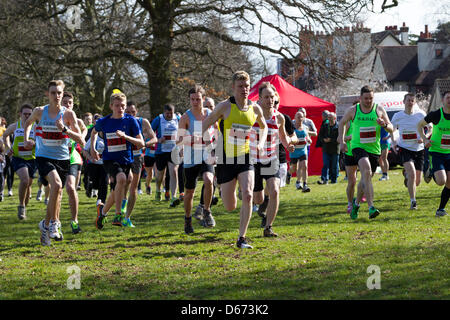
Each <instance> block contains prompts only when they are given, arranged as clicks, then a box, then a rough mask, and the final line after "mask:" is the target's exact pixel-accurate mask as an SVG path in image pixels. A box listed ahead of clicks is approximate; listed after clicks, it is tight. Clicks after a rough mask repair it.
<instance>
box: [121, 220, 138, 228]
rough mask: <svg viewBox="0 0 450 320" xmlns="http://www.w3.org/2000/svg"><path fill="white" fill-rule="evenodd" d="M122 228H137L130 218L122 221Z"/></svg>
mask: <svg viewBox="0 0 450 320" xmlns="http://www.w3.org/2000/svg"><path fill="white" fill-rule="evenodd" d="M122 226H124V227H129V228H135V226H134V224H133V223H132V222H131V220H130V218H123V219H122Z"/></svg>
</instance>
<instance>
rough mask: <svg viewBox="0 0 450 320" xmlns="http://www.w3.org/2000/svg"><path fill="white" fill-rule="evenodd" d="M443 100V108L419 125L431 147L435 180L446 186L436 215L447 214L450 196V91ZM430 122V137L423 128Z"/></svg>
mask: <svg viewBox="0 0 450 320" xmlns="http://www.w3.org/2000/svg"><path fill="white" fill-rule="evenodd" d="M442 101H443V103H444V106H443V107H442V108H440V109H439V110H436V111H432V112H430V113H429V114H427V116H426V117H425V118H424V119H423V120H420V122H419V124H418V125H417V129H418V130H419V134H420V137H421V138H422V140H423V143H424V146H425V147H426V148H428V147H429V148H430V149H429V152H430V155H431V161H430V166H431V168H430V169H431V172H432V174H433V178H434V181H435V182H436V184H437V185H438V186H444V188H443V189H442V193H441V202H440V204H439V208H438V209H437V210H436V217H443V216H446V215H447V212H446V211H445V206H446V205H447V202H448V199H449V198H450V134H449V132H450V91H446V92H444V94H443V96H442ZM428 123H433V133H432V134H431V138H430V139H428V138H427V137H426V136H425V133H424V130H423V128H424V127H425V126H426V125H427V124H428Z"/></svg>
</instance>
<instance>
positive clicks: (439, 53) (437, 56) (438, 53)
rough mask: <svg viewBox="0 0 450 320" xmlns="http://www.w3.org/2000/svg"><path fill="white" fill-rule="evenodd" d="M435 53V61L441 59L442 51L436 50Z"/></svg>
mask: <svg viewBox="0 0 450 320" xmlns="http://www.w3.org/2000/svg"><path fill="white" fill-rule="evenodd" d="M435 53H436V57H435V58H436V59H442V58H443V56H444V50H442V49H436V50H435Z"/></svg>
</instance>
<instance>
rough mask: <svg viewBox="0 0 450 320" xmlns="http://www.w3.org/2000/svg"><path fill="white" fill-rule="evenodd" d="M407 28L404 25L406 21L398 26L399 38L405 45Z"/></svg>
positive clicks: (407, 42) (407, 41)
mask: <svg viewBox="0 0 450 320" xmlns="http://www.w3.org/2000/svg"><path fill="white" fill-rule="evenodd" d="M408 32H409V28H408V27H407V26H406V23H405V22H403V26H402V27H401V28H400V39H401V40H402V42H403V44H404V45H405V46H407V45H408V44H409V39H408V37H409V34H408Z"/></svg>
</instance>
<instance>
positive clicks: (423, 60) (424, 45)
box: [417, 25, 435, 72]
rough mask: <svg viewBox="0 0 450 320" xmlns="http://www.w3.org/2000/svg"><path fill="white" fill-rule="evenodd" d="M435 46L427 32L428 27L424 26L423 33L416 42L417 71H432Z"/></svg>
mask: <svg viewBox="0 0 450 320" xmlns="http://www.w3.org/2000/svg"><path fill="white" fill-rule="evenodd" d="M434 56H435V44H434V40H433V38H432V37H431V33H430V32H429V31H428V25H425V32H421V33H420V37H419V40H418V41H417V62H418V67H419V71H420V72H422V71H431V70H434V62H433V60H434Z"/></svg>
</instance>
